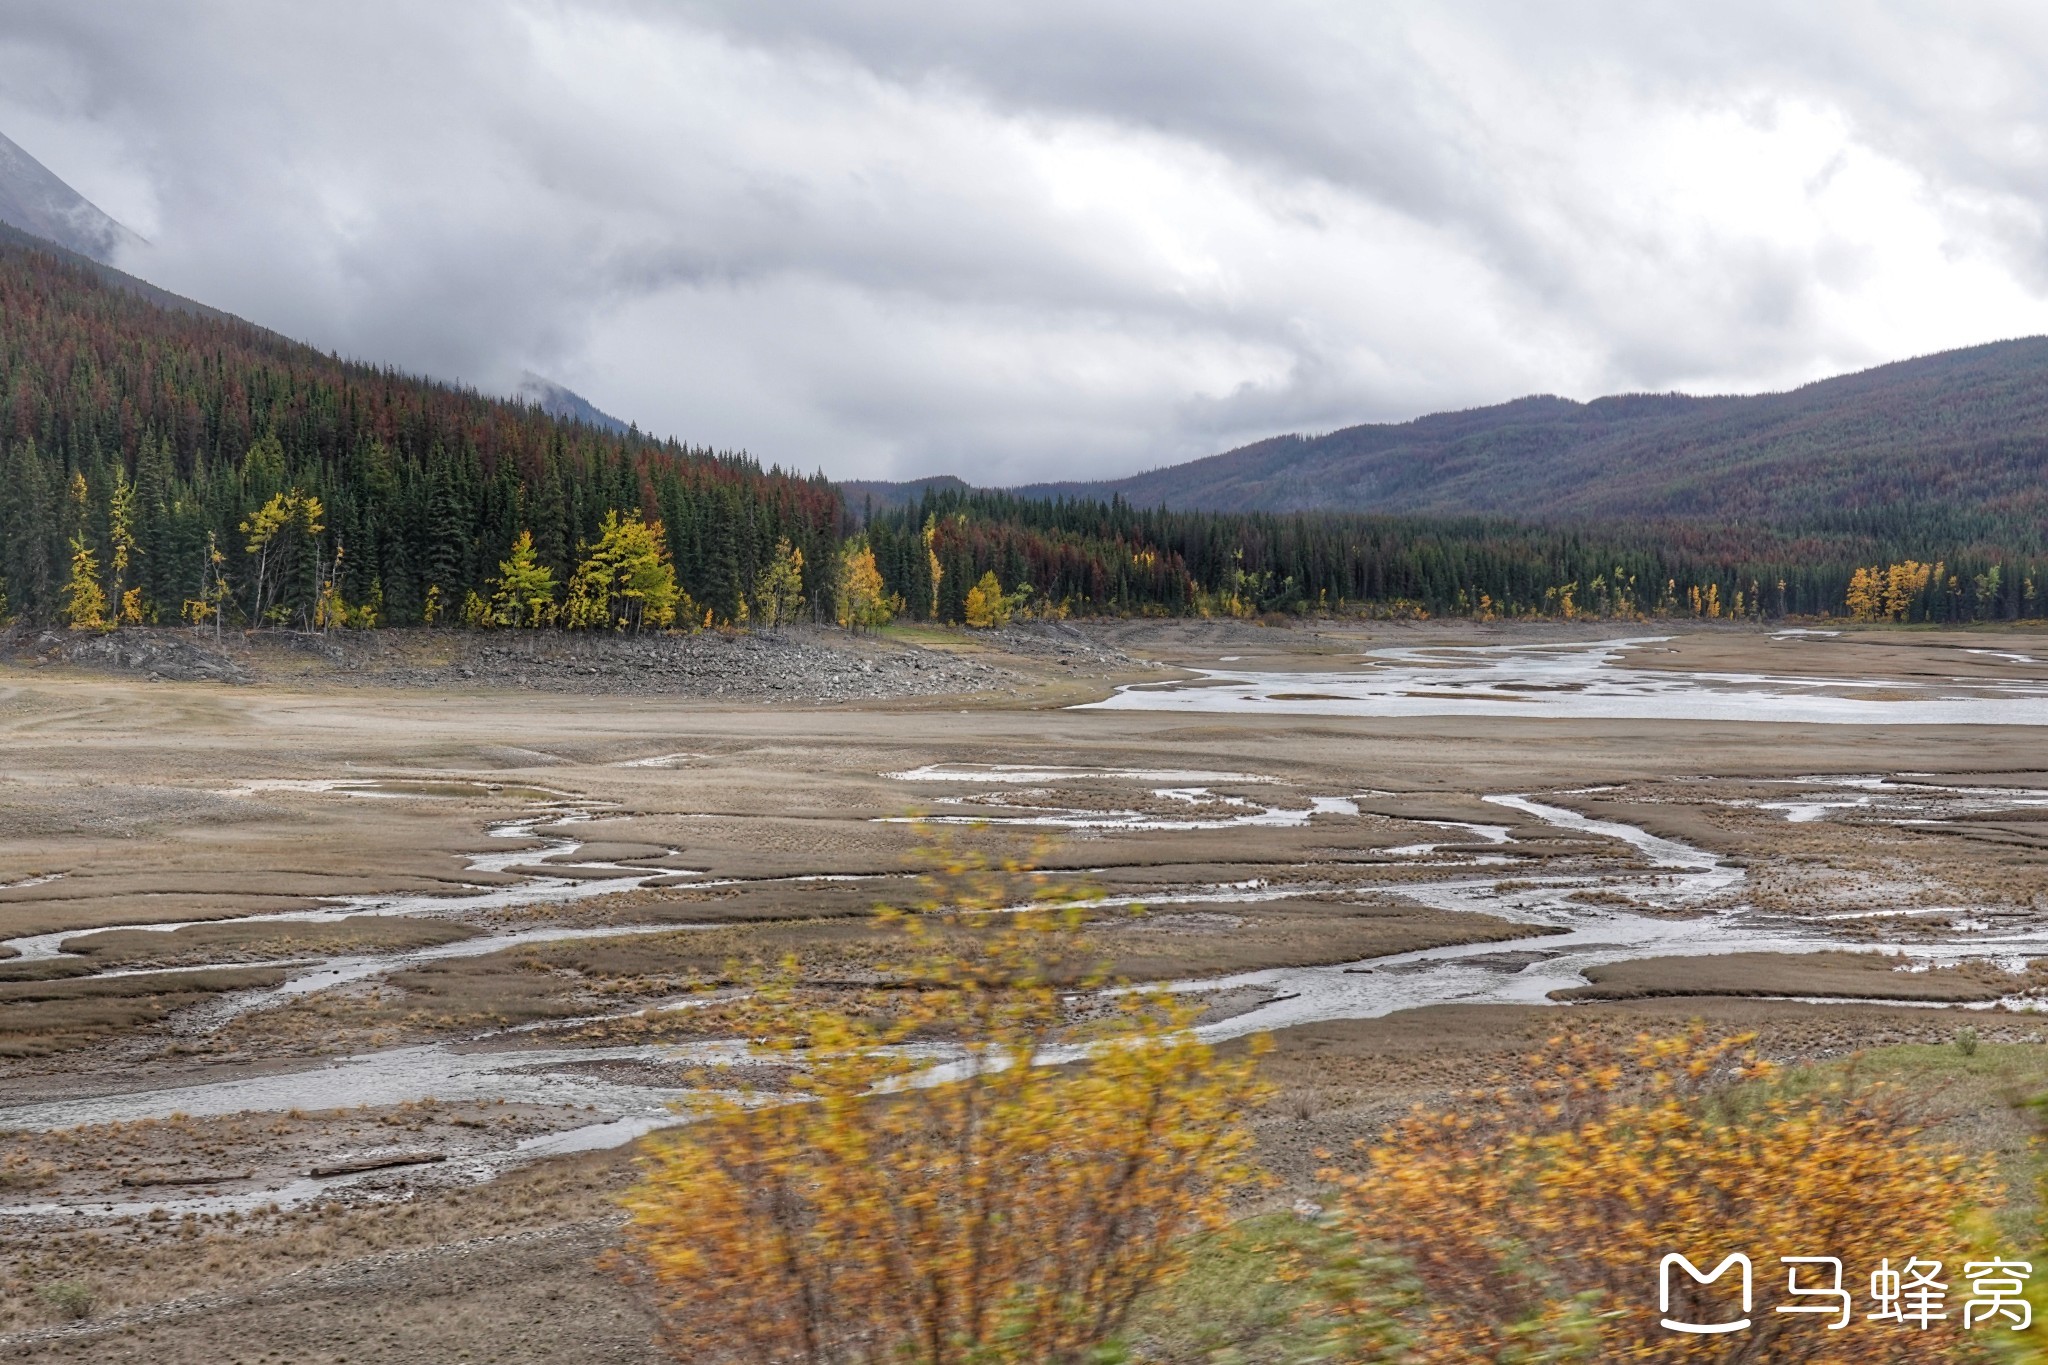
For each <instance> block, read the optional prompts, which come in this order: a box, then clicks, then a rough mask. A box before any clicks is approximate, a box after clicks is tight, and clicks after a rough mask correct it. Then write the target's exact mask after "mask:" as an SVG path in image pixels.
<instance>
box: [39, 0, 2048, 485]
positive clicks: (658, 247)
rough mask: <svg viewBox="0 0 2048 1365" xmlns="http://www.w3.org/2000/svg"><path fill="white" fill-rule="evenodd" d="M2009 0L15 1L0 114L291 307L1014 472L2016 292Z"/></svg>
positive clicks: (1792, 370)
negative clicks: (1365, 0)
mask: <svg viewBox="0 0 2048 1365" xmlns="http://www.w3.org/2000/svg"><path fill="white" fill-rule="evenodd" d="M2042 14H2043V12H2042V11H2040V10H2038V8H2037V7H2034V6H2031V5H2021V4H1992V3H1979V4H1967V3H1963V4H1957V3H1948V4H1942V5H1939V6H1937V5H1934V4H1926V3H1911V2H1910V0H1892V2H1891V3H1873V2H1871V0H1863V2H1860V3H1859V2H1856V0H1816V2H1815V3H1812V4H1806V5H1798V6H1787V5H1782V4H1774V3H1763V2H1762V0H1724V3H1722V4H1720V5H1716V6H1700V5H1696V4H1677V3H1642V4H1635V5H1624V6H1616V5H1612V4H1593V3H1590V0H1554V2H1553V3H1548V4H1544V5H1530V4H1527V3H1520V2H1519V0H1494V2H1492V3H1465V4H1456V3H1451V4H1447V3H1442V0H1408V2H1407V3H1398V2H1397V3H1389V4H1383V5H1358V4H1352V3H1344V2H1343V0H1329V2H1328V3H1321V2H1314V0H1269V3H1267V4H1265V5H1259V6H1246V5H1225V4H1217V3H1208V0H1178V2H1177V3H1166V2H1165V0H1126V3H1121V4H1116V5H1103V4H1101V3H1099V0H1096V2H1095V3H1088V4H1083V3H1079V0H1037V2H1036V3H1034V4H1031V5H1017V4H1011V3H1004V4H995V3H989V2H988V0H952V3H946V4H938V3H932V2H931V0H846V2H844V3H827V2H826V0H776V3H773V4H760V3H754V2H751V0H729V2H726V0H553V2H552V3H548V2H545V0H531V2H530V3H523V4H506V3H497V2H492V0H437V2H436V3H435V4H432V5H421V4H417V3H407V2H404V0H352V3H350V4H347V5H324V6H322V5H311V4H301V5H288V6H287V5H275V4H270V3H266V2H265V0H148V3H143V2H142V0H136V2H135V3H129V4H120V3H107V4H98V5H91V6H80V5H76V4H72V3H68V0H11V2H10V3H9V4H8V6H7V7H6V9H5V11H4V17H0V131H4V132H6V133H7V134H8V135H9V136H12V137H13V138H14V139H15V140H16V141H18V142H20V143H21V144H22V145H23V146H25V147H26V148H28V150H29V151H31V152H33V153H34V154H36V155H37V156H39V157H41V158H42V159H43V160H44V161H45V162H46V163H47V164H48V165H50V166H51V167H52V169H54V170H56V171H57V172H58V173H59V174H60V175H63V176H64V177H65V178H66V179H68V180H70V181H71V182H72V183H73V184H74V185H76V186H77V187H78V188H79V189H80V190H81V191H83V192H84V193H86V194H87V195H88V196H89V197H92V198H94V199H95V200H97V201H98V202H99V203H100V204H101V205H102V206H103V207H104V208H106V209H108V210H109V211H110V212H112V213H114V214H115V215H116V216H117V217H120V218H122V219H123V220H124V221H127V222H128V223H129V224H130V225H131V226H133V227H135V228H137V229H138V230H140V231H141V232H142V233H143V234H144V235H145V236H147V237H148V238H149V239H150V241H151V243H152V245H151V246H150V247H149V248H147V249H146V250H140V251H138V252H136V253H135V255H134V256H133V258H132V259H131V260H130V261H129V262H128V263H129V264H131V265H132V266H133V268H135V269H136V270H137V271H138V272H139V273H142V274H145V275H147V276H148V277H149V278H151V279H154V280H156V281H157V282H159V283H161V284H163V285H165V286H167V287H169V288H172V289H176V290H179V291H180V292H183V293H188V294H191V295H193V296H194V297H197V298H201V299H204V300H206V301H208V302H211V303H214V304H217V305H219V306H222V307H225V308H229V309H232V310H234V311H237V312H240V313H242V314H244V315H246V316H248V317H250V318H252V319H255V320H257V321H260V322H263V323H266V324H268V325H271V326H274V327H276V328H278V329H280V330H282V331H286V332H289V333H291V334H293V335H296V336H301V337H304V338H305V339H307V340H309V341H312V342H314V343H315V344H318V345H320V346H323V347H327V348H331V349H336V350H340V351H342V352H344V353H346V354H350V355H355V356H359V357H362V358H365V359H371V360H377V361H385V362H390V363H393V364H397V365H401V366H404V367H407V368H411V369H417V370H422V371H425V372H428V373H432V374H435V375H439V376H443V377H449V378H460V379H465V380H468V381H471V382H475V383H478V384H481V385H484V386H486V387H494V388H509V386H510V385H511V384H512V383H513V382H514V381H515V380H516V379H517V376H518V374H519V373H520V372H521V371H522V370H526V369H532V370H537V371H540V372H542V373H545V374H549V375H551V376H553V377H556V378H558V379H560V380H562V381H563V382H565V383H568V384H569V385H571V386H572V387H574V388H576V389H578V390H579V391H581V392H583V393H584V394H585V395H587V396H588V397H589V398H590V399H591V400H592V401H594V402H596V403H597V404H598V405H599V406H600V407H603V408H606V409H607V410H609V411H613V412H617V413H619V414H621V415H622V416H628V417H632V418H635V419H637V420H638V421H639V422H640V423H641V424H642V425H643V426H645V427H647V428H650V429H653V430H657V431H661V432H664V433H674V434H676V435H678V436H681V437H683V438H685V439H688V440H692V441H705V442H712V443H715V444H719V445H725V446H745V447H747V448H749V449H751V450H753V451H754V452H755V453H756V454H758V455H760V456H762V457H763V458H765V459H769V460H773V461H778V462H781V463H783V464H785V465H793V466H797V467H800V468H806V469H808V468H814V467H819V466H822V467H823V468H825V469H826V470H828V471H829V472H831V473H834V474H838V475H847V476H850V475H857V474H864V475H895V476H908V475H913V474H921V473H927V472H936V471H940V470H952V471H957V472H960V473H962V474H965V475H967V476H968V477H971V478H977V479H981V480H984V481H989V482H1016V481H1023V480H1026V479H1034V478H1049V477H1062V476H1069V475H1076V474H1107V473H1113V472H1124V471H1128V470H1132V469H1136V468H1142V467H1146V466H1149V465H1154V464H1159V463H1164V462H1167V461H1171V460H1177V459H1183V458H1188V457H1191V456H1195V455H1200V454H1205V453H1208V452H1210V451H1212V450H1216V449H1221V448H1224V447H1227V446H1229V445H1232V444H1236V443H1238V442H1241V441H1244V440H1248V439H1253V438H1256V437H1258V436H1262V435H1267V434H1271V433H1272V432H1275V431H1281V430H1302V429H1308V430H1318V429H1327V428H1329V427H1332V426H1337V425H1342V424H1345V423H1348V422H1355V421H1362V420H1378V419H1388V418H1400V417H1407V416H1413V415H1415V414H1418V413H1421V412H1424V411H1429V410H1433V409H1437V408H1443V407H1452V406H1465V405H1470V404H1475V403H1482V402H1490V401H1497V400H1499V399H1502V398H1507V397H1511V396H1514V395H1516V394H1520V393H1524V392H1531V391H1552V392H1562V393H1568V394H1572V395H1574V396H1580V397H1588V396H1592V395H1593V394H1596V393H1601V392H1611V391H1616V390H1627V389H1666V388H1673V387H1683V388H1689V389H1694V390H1755V389H1760V388H1771V387H1779V386H1783V385H1786V384H1790V383H1796V382H1799V381H1802V380H1805V379H1809V378H1813V377H1817V376H1819V375H1822V374H1827V373H1833V372H1836V371H1840V370H1843V369H1848V368H1854V367H1856V366H1860V365H1864V364H1868V363H1873V362H1877V361H1881V360H1885V359H1891V358H1896V357H1899V356H1903V355H1908V354H1915V353H1920V352H1925V351H1929V350H1934V349H1939V348H1942V347H1946V346H1953V345H1962V344H1967V343H1970V342H1974V341H1981V340H1987V339H1991V338H1994V337H1999V336H2008V335H2015V334H2020V333H2029V332H2037V331H2042V330H2048V219H2044V212H2048V165H2044V162H2048V80H2044V79H2043V77H2044V76H2048V18H2043V17H2039V16H2041V15H2042Z"/></svg>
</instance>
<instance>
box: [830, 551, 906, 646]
mask: <svg viewBox="0 0 2048 1365" xmlns="http://www.w3.org/2000/svg"><path fill="white" fill-rule="evenodd" d="M901 610H903V599H902V598H901V597H899V596H897V595H895V594H893V593H891V592H890V591H889V590H888V588H887V586H886V585H885V584H884V583H883V582H882V570H881V568H880V566H879V565H877V564H876V563H875V552H874V550H873V548H872V547H870V546H869V545H867V544H866V543H864V542H850V543H848V545H847V546H846V548H845V549H844V550H843V551H842V552H841V555H840V569H839V624H840V625H842V626H845V627H846V628H847V629H849V630H873V629H875V628H876V627H878V626H886V625H888V624H889V622H890V621H892V620H894V619H895V617H896V613H897V612H899V611H901Z"/></svg>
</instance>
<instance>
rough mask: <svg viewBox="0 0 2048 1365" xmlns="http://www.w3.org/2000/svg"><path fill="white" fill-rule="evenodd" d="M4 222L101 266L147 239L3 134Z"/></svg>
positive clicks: (0, 181) (0, 190)
mask: <svg viewBox="0 0 2048 1365" xmlns="http://www.w3.org/2000/svg"><path fill="white" fill-rule="evenodd" d="M0 223H6V224H8V225H9V226H11V227H17V228H20V229H21V230H22V231H24V232H28V233H32V234H34V235H35V236H37V237H41V238H44V239H46V240H48V241H52V242H55V243H56V244H57V245H58V246H61V247H63V248H65V249H66V250H67V251H75V252H77V253H78V254H79V255H81V256H89V257H91V258H92V259H93V260H95V261H98V262H100V263H101V264H102V265H111V264H112V263H113V260H114V253H115V252H116V251H117V250H119V249H120V248H121V247H123V246H125V245H127V244H129V243H131V242H140V241H141V240H142V239H141V238H139V237H137V236H136V235H135V234H134V233H132V232H130V231H129V230H128V229H127V228H125V227H122V226H121V225H120V224H119V223H117V222H115V221H114V220H113V219H112V218H109V217H108V216H107V215H106V214H105V213H103V212H101V211H100V208H99V206H98V205H96V204H94V203H93V202H92V201H91V200H89V199H87V198H86V197H85V196H84V195H82V194H80V193H79V192H78V191H77V190H74V189H72V188H71V187H70V186H69V185H67V184H65V183H64V182H63V181H62V180H60V179H59V178H58V177H57V175H56V174H55V173H54V172H53V171H51V170H50V168H49V167H47V166H45V165H44V164H43V163H42V162H40V161H38V160H36V159H35V158H34V157H32V156H30V155H29V154H28V153H27V152H25V151H23V150H22V149H21V148H20V147H19V146H17V145H16V144H15V143H14V142H13V141H11V140H10V139H8V138H7V137H6V136H4V135H0Z"/></svg>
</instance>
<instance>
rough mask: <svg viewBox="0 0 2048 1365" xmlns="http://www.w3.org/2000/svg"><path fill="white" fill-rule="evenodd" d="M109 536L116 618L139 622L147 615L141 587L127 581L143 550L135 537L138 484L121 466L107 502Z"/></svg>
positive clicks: (134, 622)
mask: <svg viewBox="0 0 2048 1365" xmlns="http://www.w3.org/2000/svg"><path fill="white" fill-rule="evenodd" d="M107 538H108V540H110V541H111V542H112V543H113V547H114V555H113V563H112V565H111V567H112V569H113V577H114V591H113V599H114V609H115V619H116V621H117V622H118V623H119V624H121V625H124V626H139V625H141V624H142V621H143V615H144V607H143V602H142V589H141V588H139V587H131V586H130V585H129V583H128V570H129V569H130V568H131V567H132V566H133V564H134V562H135V559H136V557H137V556H138V555H140V554H141V553H142V548H141V546H140V545H139V544H138V543H137V541H136V538H135V485H134V484H132V483H130V482H128V476H127V475H126V474H125V473H123V472H122V471H121V470H119V469H116V470H115V471H114V493H113V496H112V497H111V498H110V499H109V500H108V503H107Z"/></svg>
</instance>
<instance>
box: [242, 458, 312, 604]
mask: <svg viewBox="0 0 2048 1365" xmlns="http://www.w3.org/2000/svg"><path fill="white" fill-rule="evenodd" d="M252 458H253V455H252ZM326 515H327V509H326V508H324V507H322V506H321V505H320V499H318V498H316V497H314V496H313V495H312V494H310V493H305V492H301V491H300V490H299V489H296V488H294V489H291V490H290V491H288V492H284V493H277V494H273V495H272V496H271V498H270V500H269V501H267V502H265V503H264V504H263V506H261V507H259V508H257V509H256V511H255V512H253V513H251V514H250V516H249V519H248V520H246V521H244V522H243V523H242V525H241V530H242V534H243V535H246V536H247V537H249V543H248V547H247V552H248V553H249V554H251V555H254V556H255V558H256V565H255V568H254V569H253V570H252V572H251V582H252V585H253V590H254V593H255V601H254V607H253V610H251V611H250V613H249V617H250V619H251V620H252V621H254V622H256V623H257V624H259V625H261V624H281V623H282V622H283V621H284V619H285V618H286V617H288V616H289V614H290V610H291V608H290V604H289V603H287V602H285V601H283V600H281V599H282V598H283V596H284V591H285V588H286V586H287V585H288V584H290V583H291V582H292V580H293V579H294V578H295V577H297V576H298V572H299V570H300V569H301V568H303V567H304V564H303V561H304V557H305V556H307V555H311V554H313V553H314V552H315V548H316V544H317V542H318V540H319V537H320V533H321V532H322V531H324V530H326V529H327V528H326V525H325V524H324V522H323V521H322V518H323V517H325V516H326Z"/></svg>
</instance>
